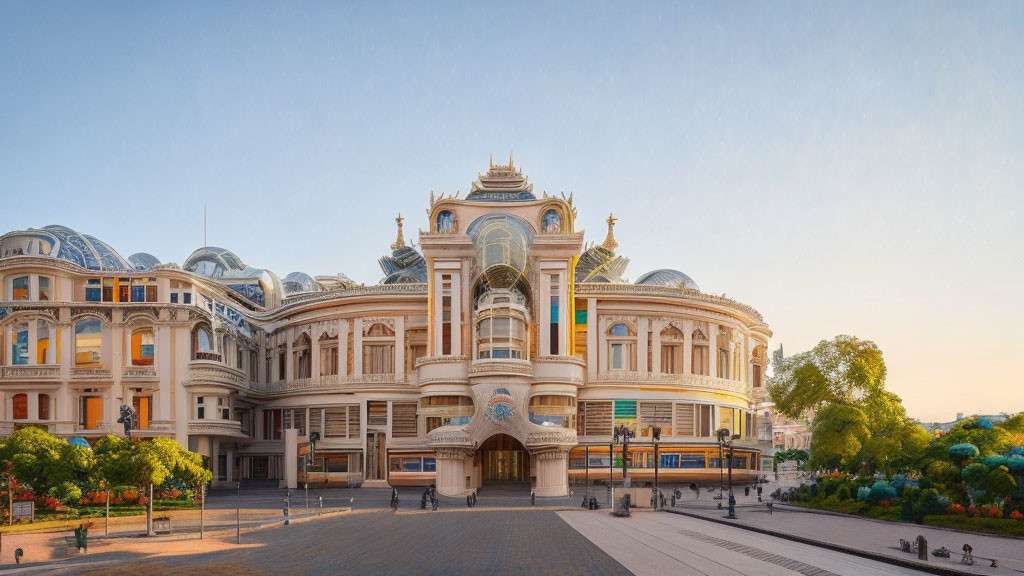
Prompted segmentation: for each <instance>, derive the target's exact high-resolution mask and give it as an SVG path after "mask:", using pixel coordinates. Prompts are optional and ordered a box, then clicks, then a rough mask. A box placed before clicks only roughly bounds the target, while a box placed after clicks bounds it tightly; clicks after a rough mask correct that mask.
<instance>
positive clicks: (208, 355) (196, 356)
mask: <svg viewBox="0 0 1024 576" xmlns="http://www.w3.org/2000/svg"><path fill="white" fill-rule="evenodd" d="M192 359H193V360H210V361H212V362H220V360H221V356H220V353H219V352H202V351H197V352H195V353H193V354H192Z"/></svg>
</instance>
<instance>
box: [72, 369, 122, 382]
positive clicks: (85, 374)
mask: <svg viewBox="0 0 1024 576" xmlns="http://www.w3.org/2000/svg"><path fill="white" fill-rule="evenodd" d="M71 377H72V378H74V379H76V380H110V379H112V378H113V374H112V373H111V371H110V369H109V368H72V369H71Z"/></svg>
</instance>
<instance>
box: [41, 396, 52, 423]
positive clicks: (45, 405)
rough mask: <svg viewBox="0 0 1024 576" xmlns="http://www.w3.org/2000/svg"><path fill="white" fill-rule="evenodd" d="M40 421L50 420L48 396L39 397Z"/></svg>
mask: <svg viewBox="0 0 1024 576" xmlns="http://www.w3.org/2000/svg"><path fill="white" fill-rule="evenodd" d="M39 419H40V420H49V419H50V396H49V395H48V394H40V395H39Z"/></svg>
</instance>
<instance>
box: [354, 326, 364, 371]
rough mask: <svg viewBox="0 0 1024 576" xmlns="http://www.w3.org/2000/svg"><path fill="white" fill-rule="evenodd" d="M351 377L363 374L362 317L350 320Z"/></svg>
mask: <svg viewBox="0 0 1024 576" xmlns="http://www.w3.org/2000/svg"><path fill="white" fill-rule="evenodd" d="M352 364H353V366H352V377H354V378H359V377H361V376H362V375H363V319H362V318H356V319H355V320H353V321H352Z"/></svg>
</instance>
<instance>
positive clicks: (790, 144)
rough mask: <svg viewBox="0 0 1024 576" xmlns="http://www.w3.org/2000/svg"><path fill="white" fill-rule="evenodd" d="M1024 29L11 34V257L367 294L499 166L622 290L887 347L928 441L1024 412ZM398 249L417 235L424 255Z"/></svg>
mask: <svg viewBox="0 0 1024 576" xmlns="http://www.w3.org/2000/svg"><path fill="white" fill-rule="evenodd" d="M1022 12H1024V4H1021V3H1015V2H1007V3H989V2H971V3H966V2H960V3H952V2H919V3H918V2H915V3H908V2H901V3H862V2H858V3H849V4H842V3H838V2H829V3H822V2H808V3H787V2H779V3H732V4H727V5H709V4H707V3H700V4H657V3H644V4H641V5H639V7H635V6H632V5H630V4H626V3H623V4H600V3H592V2H586V3H583V2H580V3H570V2H564V3H536V4H534V3H520V2H515V3H513V2H505V3H500V4H491V5H484V4H481V3H465V4H439V3H363V4H342V3H326V4H317V3H312V2H307V3H301V4H299V3H294V4H280V3H265V4H263V3H256V2H246V3H199V2H196V3H174V4H171V3H159V2H145V3H140V2H124V3H112V2H104V3H92V4H85V3H71V2H65V3H59V2H52V3H39V2H19V3H14V2H3V3H0V79H2V86H3V89H0V194H2V197H3V198H4V199H5V203H4V204H5V209H4V210H3V211H2V212H0V230H4V231H6V230H15V229H24V228H28V227H39V226H43V225H46V224H57V223H59V224H64V225H67V226H70V227H72V228H75V229H77V230H79V231H81V232H84V233H89V234H93V235H95V236H97V237H99V238H101V239H102V240H104V241H106V242H108V243H109V244H111V245H112V246H114V247H115V248H116V249H117V250H119V251H120V252H121V253H122V254H123V255H124V256H128V255H129V254H132V253H134V252H137V251H146V252H151V253H152V254H154V255H156V256H157V257H158V258H160V259H161V260H163V261H175V262H179V263H180V262H182V261H183V260H184V259H185V258H186V257H187V256H188V254H189V253H190V252H191V251H192V250H194V249H195V248H197V247H199V246H200V245H201V244H202V239H203V229H202V212H203V204H204V203H206V204H207V206H208V210H209V225H208V234H209V243H210V244H211V245H217V246H223V247H226V248H229V249H231V250H233V251H235V252H236V253H237V254H238V255H239V256H240V257H241V258H242V259H243V260H244V261H245V262H246V263H248V264H250V265H253V266H258V267H266V268H269V269H271V270H274V271H275V272H276V273H278V274H279V275H281V276H284V275H285V274H287V273H289V272H292V271H294V270H302V271H305V272H308V273H310V274H330V273H335V272H339V271H341V272H345V273H346V274H348V275H350V276H352V277H353V278H355V279H356V280H358V281H362V282H367V283H373V282H376V281H377V280H378V279H379V277H380V271H379V269H378V268H377V264H376V258H377V257H378V256H380V255H381V254H383V253H385V251H386V250H387V246H388V244H390V243H391V241H392V240H393V237H394V221H393V218H394V216H395V214H396V213H397V212H399V211H401V212H402V213H403V215H405V216H406V217H407V218H408V219H407V228H408V230H409V232H414V231H415V230H416V228H419V227H424V226H425V214H424V210H425V209H426V207H427V203H428V196H429V192H430V190H435V191H438V192H439V191H442V190H444V191H449V192H454V191H455V190H457V189H459V190H462V191H463V193H465V191H466V190H467V189H468V188H469V184H470V182H471V181H472V180H473V179H474V178H475V175H476V174H477V172H479V171H482V170H484V169H486V166H487V159H488V156H489V155H490V154H492V153H493V154H494V156H495V158H496V159H498V158H500V159H504V158H505V157H507V155H508V153H509V151H514V152H515V155H516V159H517V163H522V164H523V165H524V167H525V172H526V173H527V174H528V175H529V177H530V179H531V181H533V182H534V183H535V186H536V190H537V192H540V191H541V190H548V191H549V192H558V191H563V190H564V191H566V192H568V191H570V190H572V191H574V193H575V202H576V205H577V207H578V209H579V214H580V218H579V220H578V225H579V226H580V227H583V228H586V230H587V236H588V239H594V240H598V241H599V240H601V239H602V238H603V237H604V231H605V225H604V222H603V220H604V218H606V217H607V215H608V212H609V211H614V212H615V214H616V216H618V217H619V218H620V220H619V224H618V226H617V228H616V236H617V238H618V240H619V243H620V248H619V250H620V252H621V253H623V254H625V255H627V256H629V257H630V258H631V260H632V263H631V265H630V269H629V276H630V277H631V278H636V277H638V276H639V275H640V274H642V273H643V272H646V271H648V270H651V269H654V268H660V267H670V268H678V269H680V270H683V271H684V272H686V273H687V274H689V275H690V276H692V277H693V278H694V279H695V280H696V281H697V282H698V284H700V286H701V288H702V289H704V290H705V291H707V292H713V293H717V294H722V293H725V294H726V295H727V296H729V297H731V298H736V299H738V300H741V301H743V302H746V303H749V304H751V305H753V306H755V307H756V308H758V309H759V310H761V311H762V313H763V314H764V315H765V317H766V320H767V321H768V322H769V323H770V324H771V326H772V328H773V329H774V330H775V338H774V345H775V346H777V345H778V344H779V343H783V344H784V345H785V348H786V351H787V353H793V352H796V351H799V350H803V349H807V348H809V347H811V346H813V345H814V344H815V343H816V342H817V341H818V340H821V339H823V338H830V337H832V336H834V335H835V334H840V333H850V334H855V335H857V336H859V337H862V338H868V339H872V340H875V341H876V342H878V344H879V345H880V346H881V347H882V349H883V350H884V352H885V355H886V360H887V362H888V365H889V387H890V388H891V389H892V390H894V391H896V392H897V393H899V394H901V395H902V396H903V397H904V399H905V402H906V404H907V406H908V408H909V410H910V412H911V413H912V414H914V415H916V416H919V417H922V418H926V419H933V418H935V419H948V418H951V417H952V416H953V415H954V413H955V412H957V411H964V412H973V411H996V412H998V411H1002V410H1011V411H1016V410H1024V381H1022V380H1024V379H1022V377H1021V376H1020V374H1021V371H1020V369H1019V367H1018V366H1017V364H1018V360H1017V359H1018V357H1019V356H1020V354H1021V348H1022V346H1021V342H1022V339H1021V337H1020V336H1019V334H1018V330H1019V326H1021V325H1024V305H1022V304H1021V301H1020V298H1021V295H1022V293H1024V266H1022V264H1024V258H1022V256H1021V250H1022V248H1024V233H1022V231H1021V229H1020V227H1019V224H1018V222H1017V221H1018V220H1019V218H1020V216H1021V214H1022V211H1024V210H1022V209H1024V191H1022V183H1024V178H1022V176H1024V168H1022V162H1021V158H1022V157H1024V154H1022V152H1024V150H1022V148H1024V137H1022V136H1021V135H1022V134H1024V110H1022V106H1024V98H1022V96H1024V34H1022V32H1024V30H1022V28H1024V27H1022V25H1021V23H1022V22H1024V13H1022ZM413 235H414V234H413Z"/></svg>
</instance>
